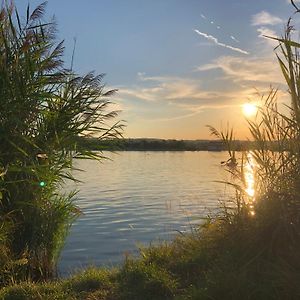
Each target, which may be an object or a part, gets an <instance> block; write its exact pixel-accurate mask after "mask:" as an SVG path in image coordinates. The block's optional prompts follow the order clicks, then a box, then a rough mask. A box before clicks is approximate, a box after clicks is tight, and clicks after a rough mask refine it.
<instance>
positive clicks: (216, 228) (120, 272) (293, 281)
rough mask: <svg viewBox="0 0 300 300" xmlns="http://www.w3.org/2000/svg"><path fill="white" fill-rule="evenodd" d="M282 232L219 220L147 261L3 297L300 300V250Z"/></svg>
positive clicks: (145, 255)
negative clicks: (287, 241)
mask: <svg viewBox="0 0 300 300" xmlns="http://www.w3.org/2000/svg"><path fill="white" fill-rule="evenodd" d="M239 222H240V223H239ZM265 224H267V223H265ZM258 226H259V227H260V228H262V227H263V228H264V230H258ZM268 230H271V231H268ZM278 230H280V225H279V226H278V224H268V226H261V224H259V217H258V218H257V219H249V220H248V221H245V218H244V219H243V221H240V220H238V219H236V218H233V219H232V220H231V221H230V222H228V220H226V221H224V220H221V219H218V220H215V221H213V222H208V223H207V224H205V225H204V226H203V227H202V228H201V229H199V231H198V232H195V233H193V234H187V235H180V236H179V237H177V238H176V239H175V240H174V241H173V242H172V243H169V244H161V245H159V246H150V247H148V248H145V249H141V255H140V258H139V259H132V258H130V257H129V258H126V259H125V261H124V264H123V265H122V266H121V267H119V268H116V269H103V268H90V269H87V270H85V271H83V272H80V273H78V274H76V275H74V276H72V277H71V278H69V279H63V280H57V281H52V282H46V283H30V282H26V283H24V282H23V283H19V284H15V285H12V286H9V287H5V288H2V289H1V290H0V299H7V300H8V299H16V300H18V299H20V300H21V299H24V300H25V299H26V300H27V299H43V300H44V299H49V300H50V299H70V300H71V299H107V300H118V299H130V300H135V299H142V300H147V299H149V300H150V299H156V300H159V299H177V300H180V299H181V300H183V299H299V298H300V287H299V285H298V283H299V280H300V259H299V258H298V253H299V251H297V250H299V249H300V247H299V245H297V244H296V243H295V244H294V245H291V243H285V236H284V234H283V232H281V233H280V232H278ZM276 232H277V233H276ZM276 234H277V236H276Z"/></svg>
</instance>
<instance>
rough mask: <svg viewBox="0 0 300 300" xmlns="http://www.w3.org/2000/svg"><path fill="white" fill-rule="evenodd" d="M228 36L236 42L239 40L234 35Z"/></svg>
mask: <svg viewBox="0 0 300 300" xmlns="http://www.w3.org/2000/svg"><path fill="white" fill-rule="evenodd" d="M230 38H231V39H232V40H233V41H235V42H237V43H239V42H240V41H239V40H238V39H237V38H236V37H234V36H233V35H231V36H230Z"/></svg>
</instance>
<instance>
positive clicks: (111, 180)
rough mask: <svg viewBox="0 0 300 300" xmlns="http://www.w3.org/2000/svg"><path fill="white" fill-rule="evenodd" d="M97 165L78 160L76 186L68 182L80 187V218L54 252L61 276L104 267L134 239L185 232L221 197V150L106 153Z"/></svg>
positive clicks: (212, 209) (133, 245) (134, 250)
mask: <svg viewBox="0 0 300 300" xmlns="http://www.w3.org/2000/svg"><path fill="white" fill-rule="evenodd" d="M106 155H107V156H109V157H110V158H111V159H112V160H111V161H110V160H106V161H104V162H103V163H102V164H99V163H95V162H93V161H89V160H80V161H77V162H76V166H77V167H79V168H81V169H83V170H84V171H85V172H81V173H78V174H77V178H78V179H80V180H82V181H83V183H81V184H77V185H69V186H67V187H66V189H73V188H77V189H79V190H80V192H79V193H78V195H77V198H76V204H77V205H78V206H79V207H80V209H81V210H82V215H81V216H80V217H79V218H78V219H77V221H76V222H75V223H74V225H73V226H72V228H71V231H70V235H69V236H68V238H67V241H66V245H65V248H64V250H63V252H62V255H61V259H60V263H59V270H60V273H61V274H62V275H67V274H69V273H71V272H72V271H74V270H76V269H78V268H82V267H86V266H87V265H90V264H93V265H97V266H100V265H101V266H103V265H105V266H112V265H115V264H116V263H119V262H121V261H122V260H123V259H124V254H125V253H133V254H136V253H137V247H138V245H140V244H149V243H150V242H155V241H159V240H169V239H171V238H172V237H173V236H174V234H176V233H177V231H190V230H191V228H192V227H193V225H195V224H197V223H200V222H201V219H202V218H203V217H205V216H207V215H208V214H210V213H214V212H215V211H216V209H217V208H218V206H219V204H220V201H223V200H224V198H225V197H226V195H228V191H227V190H226V189H227V188H226V187H225V186H224V185H223V184H220V183H216V182H214V181H216V180H224V179H225V177H226V176H227V175H226V172H225V171H224V168H223V167H221V166H220V161H223V160H225V159H227V158H228V156H227V154H226V153H225V152H120V153H118V154H116V153H115V154H112V153H106Z"/></svg>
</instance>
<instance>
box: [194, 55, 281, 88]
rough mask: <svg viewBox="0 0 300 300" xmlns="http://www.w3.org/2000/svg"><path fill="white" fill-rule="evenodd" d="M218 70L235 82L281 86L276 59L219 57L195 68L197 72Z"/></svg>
mask: <svg viewBox="0 0 300 300" xmlns="http://www.w3.org/2000/svg"><path fill="white" fill-rule="evenodd" d="M214 69H218V70H221V71H223V73H224V75H225V76H226V77H227V78H230V79H232V80H233V81H235V82H242V81H248V82H253V83H263V84H268V85H269V84H282V83H283V82H284V81H283V76H282V75H281V72H280V68H279V66H278V63H277V61H276V58H275V57H274V58H267V57H263V58H255V57H253V58H249V59H247V60H245V59H243V58H240V57H234V56H221V57H219V58H217V59H215V60H214V61H213V62H212V63H210V64H205V65H202V66H200V67H198V68H197V70H198V71H208V70H214Z"/></svg>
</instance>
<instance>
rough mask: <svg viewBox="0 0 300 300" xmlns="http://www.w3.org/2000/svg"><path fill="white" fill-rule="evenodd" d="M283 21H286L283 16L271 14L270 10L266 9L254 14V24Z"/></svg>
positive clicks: (274, 23) (279, 22)
mask: <svg viewBox="0 0 300 300" xmlns="http://www.w3.org/2000/svg"><path fill="white" fill-rule="evenodd" d="M283 22H284V21H283V20H282V19H281V18H279V17H277V16H274V15H271V14H270V13H269V12H267V11H264V10H263V11H261V12H259V13H257V14H255V15H253V16H252V25H253V26H261V25H276V24H281V23H283Z"/></svg>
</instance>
